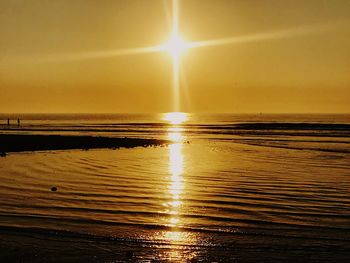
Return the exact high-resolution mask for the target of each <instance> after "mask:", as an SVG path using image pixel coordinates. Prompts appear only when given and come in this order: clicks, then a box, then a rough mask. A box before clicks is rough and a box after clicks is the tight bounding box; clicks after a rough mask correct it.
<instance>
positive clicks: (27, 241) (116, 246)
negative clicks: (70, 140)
mask: <svg viewBox="0 0 350 263" xmlns="http://www.w3.org/2000/svg"><path fill="white" fill-rule="evenodd" d="M8 118H10V126H8V125H7V119H8ZM17 119H19V122H20V123H19V124H18V123H17ZM9 133H11V134H28V135H31V134H59V135H68V134H69V135H92V136H108V137H122V138H124V137H127V138H153V139H158V138H159V139H168V140H169V144H168V145H165V146H157V147H136V148H128V149H126V148H120V149H114V150H113V149H90V150H81V149H76V150H54V151H37V152H19V153H8V155H7V156H6V157H1V158H0V182H1V183H0V261H1V262H282V261H284V262H349V261H348V260H350V114H327V115H326V114H261V113H259V114H189V113H167V114H0V134H9ZM52 187H56V188H57V191H52V190H51V189H52Z"/></svg>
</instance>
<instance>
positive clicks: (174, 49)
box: [164, 33, 187, 58]
mask: <svg viewBox="0 0 350 263" xmlns="http://www.w3.org/2000/svg"><path fill="white" fill-rule="evenodd" d="M186 48H187V46H186V42H185V41H184V40H183V39H182V38H181V36H180V35H179V34H175V33H174V34H172V36H171V38H170V39H169V41H168V42H167V43H165V45H164V50H165V51H168V52H169V53H170V54H171V55H172V56H173V57H174V58H179V57H180V55H181V53H182V52H183V51H184V50H185V49H186Z"/></svg>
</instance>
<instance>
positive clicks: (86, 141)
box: [0, 134, 169, 153]
mask: <svg viewBox="0 0 350 263" xmlns="http://www.w3.org/2000/svg"><path fill="white" fill-rule="evenodd" d="M166 143H169V141H166V140H156V139H136V138H126V137H125V138H110V137H101V136H98V137H97V136H68V135H17V134H1V135H0V153H7V152H22V151H43V150H68V149H70V150H71V149H84V150H88V149H101V148H133V147H139V146H143V147H148V146H159V145H164V144H166Z"/></svg>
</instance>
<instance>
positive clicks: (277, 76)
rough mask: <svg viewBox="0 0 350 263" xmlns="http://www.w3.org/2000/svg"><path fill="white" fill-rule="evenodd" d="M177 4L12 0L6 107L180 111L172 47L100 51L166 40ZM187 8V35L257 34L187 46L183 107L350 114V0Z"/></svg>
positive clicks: (214, 3)
mask: <svg viewBox="0 0 350 263" xmlns="http://www.w3.org/2000/svg"><path fill="white" fill-rule="evenodd" d="M170 7H171V5H170V0H110V1H107V0H84V1H83V0H74V1H72V0H56V1H53V0H31V1H27V0H11V1H9V0H0V112H166V111H172V110H173V109H172V105H173V103H172V100H173V98H172V87H171V81H172V58H171V56H170V55H169V54H167V53H165V52H158V53H149V54H135V55H126V56H109V57H108V56H106V57H102V58H96V57H95V58H93V57H91V58H90V57H89V55H91V54H96V52H109V51H113V50H118V49H125V48H138V47H145V46H153V45H159V44H162V43H164V42H166V41H167V39H168V38H169V36H170V34H171V29H170V26H171V25H170V24H169V19H167V14H170V13H171V10H170ZM180 12H181V13H180V23H181V25H180V31H181V35H182V37H183V38H184V39H186V40H187V41H201V40H212V39H224V38H230V39H231V40H232V39H234V38H241V39H243V40H244V39H245V40H247V41H241V42H238V43H231V44H227V43H226V44H225V45H217V46H211V47H201V48H194V49H190V50H187V51H186V52H185V53H184V54H183V57H182V67H181V70H182V73H183V74H182V86H181V105H182V108H181V109H182V110H183V111H193V112H233V113H236V112H347V113H350V1H348V0H343V1H342V0H329V1H327V0H323V1H322V0H290V1H288V0H284V1H281V0H255V1H254V0H241V1H238V0H237V1H235V0H182V1H180ZM242 37H243V38H242ZM98 54H101V53H98ZM81 55H84V56H85V57H83V59H76V58H79V57H80V56H81Z"/></svg>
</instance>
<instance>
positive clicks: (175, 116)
mask: <svg viewBox="0 0 350 263" xmlns="http://www.w3.org/2000/svg"><path fill="white" fill-rule="evenodd" d="M164 120H165V121H168V122H170V123H171V124H181V123H183V122H185V121H186V120H187V114H186V113H184V112H168V113H165V114H164Z"/></svg>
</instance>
